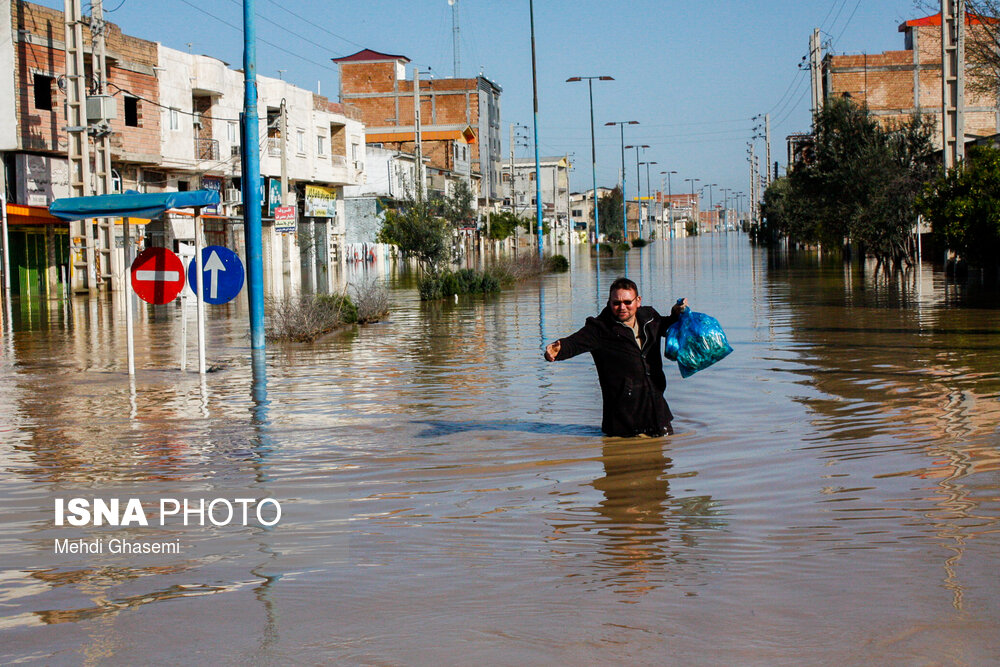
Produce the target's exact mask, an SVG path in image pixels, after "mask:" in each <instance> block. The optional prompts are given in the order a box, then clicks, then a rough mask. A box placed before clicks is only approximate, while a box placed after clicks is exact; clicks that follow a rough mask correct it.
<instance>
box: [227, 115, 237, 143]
mask: <svg viewBox="0 0 1000 667" xmlns="http://www.w3.org/2000/svg"><path fill="white" fill-rule="evenodd" d="M226 136H227V138H228V139H229V143H231V144H233V145H234V146H239V145H240V124H239V123H234V122H233V121H229V123H228V125H227V126H226Z"/></svg>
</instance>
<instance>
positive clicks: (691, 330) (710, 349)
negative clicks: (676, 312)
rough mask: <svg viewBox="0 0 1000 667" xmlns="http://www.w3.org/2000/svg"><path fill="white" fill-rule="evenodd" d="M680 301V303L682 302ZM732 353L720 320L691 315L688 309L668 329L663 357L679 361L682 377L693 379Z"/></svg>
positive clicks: (702, 314) (698, 314) (692, 313)
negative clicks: (691, 377) (704, 369)
mask: <svg viewBox="0 0 1000 667" xmlns="http://www.w3.org/2000/svg"><path fill="white" fill-rule="evenodd" d="M683 302H684V299H678V300H677V303H678V304H680V303H683ZM732 351H733V348H732V347H731V346H730V345H729V341H728V340H726V332H725V331H723V330H722V327H721V326H720V325H719V321H718V320H717V319H715V318H714V317H711V316H710V315H706V314H705V313H695V312H692V311H691V309H690V308H688V307H687V306H685V307H684V308H683V309H682V310H681V313H680V319H678V320H677V321H676V322H674V323H673V324H671V325H670V328H669V329H667V340H666V343H665V345H664V351H663V353H664V355H666V357H667V359H670V360H671V361H676V362H677V368H679V369H680V371H681V377H685V378H686V377H690V376H692V375H694V374H695V373H697V372H698V371H700V370H702V369H703V368H708V367H709V366H711V365H712V364H714V363H715V362H717V361H719V360H720V359H723V358H724V357H725V356H726V355H728V354H729V353H730V352H732Z"/></svg>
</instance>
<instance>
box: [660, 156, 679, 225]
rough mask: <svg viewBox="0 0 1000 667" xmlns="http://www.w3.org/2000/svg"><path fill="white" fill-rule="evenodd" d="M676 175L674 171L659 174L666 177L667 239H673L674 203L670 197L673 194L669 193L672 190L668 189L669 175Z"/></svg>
mask: <svg viewBox="0 0 1000 667" xmlns="http://www.w3.org/2000/svg"><path fill="white" fill-rule="evenodd" d="M676 173H677V172H676V171H661V172H660V174H661V175H662V174H666V176H667V219H668V223H667V225H668V227H667V235H668V236H669V238H674V201H673V197H672V195H673V192H671V190H672V188H671V187H670V174H676Z"/></svg>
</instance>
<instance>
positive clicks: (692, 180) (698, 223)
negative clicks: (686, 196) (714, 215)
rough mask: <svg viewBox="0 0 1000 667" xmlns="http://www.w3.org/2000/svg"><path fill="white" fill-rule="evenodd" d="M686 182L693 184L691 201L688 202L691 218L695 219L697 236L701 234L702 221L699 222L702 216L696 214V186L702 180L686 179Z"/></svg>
mask: <svg viewBox="0 0 1000 667" xmlns="http://www.w3.org/2000/svg"><path fill="white" fill-rule="evenodd" d="M684 180H685V181H690V182H691V199H690V200H689V201H688V204H690V206H691V216H692V217H693V218H694V229H695V234H699V233H701V220H699V219H698V218H700V217H701V215H697V216H696V215H695V214H694V203H695V199H694V184H695V183H697V182H700V181H701V179H700V178H685V179H684Z"/></svg>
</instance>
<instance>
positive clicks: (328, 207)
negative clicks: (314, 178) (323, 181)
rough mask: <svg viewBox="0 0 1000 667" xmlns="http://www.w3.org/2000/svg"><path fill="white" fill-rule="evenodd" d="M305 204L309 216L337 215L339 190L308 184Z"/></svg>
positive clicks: (331, 216)
mask: <svg viewBox="0 0 1000 667" xmlns="http://www.w3.org/2000/svg"><path fill="white" fill-rule="evenodd" d="M305 204H306V211H305V215H306V217H307V218H335V217H337V191H336V190H334V189H333V188H324V187H321V186H319V185H307V186H306V202H305Z"/></svg>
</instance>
